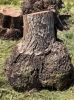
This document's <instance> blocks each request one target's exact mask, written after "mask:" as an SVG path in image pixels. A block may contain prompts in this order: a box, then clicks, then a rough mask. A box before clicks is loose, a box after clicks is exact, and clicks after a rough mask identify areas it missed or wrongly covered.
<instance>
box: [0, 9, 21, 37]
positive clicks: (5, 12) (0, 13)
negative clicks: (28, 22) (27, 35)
mask: <svg viewBox="0 0 74 100" xmlns="http://www.w3.org/2000/svg"><path fill="white" fill-rule="evenodd" d="M22 26H23V17H22V16H21V15H20V11H18V10H14V9H11V8H3V9H1V10H0V30H2V31H0V38H2V39H18V38H20V37H22V34H23V33H22V32H23V27H22ZM4 30H6V31H4ZM8 30H10V31H8ZM2 32H3V33H2ZM4 32H5V33H4ZM13 32H14V33H13ZM13 34H14V35H13Z"/></svg>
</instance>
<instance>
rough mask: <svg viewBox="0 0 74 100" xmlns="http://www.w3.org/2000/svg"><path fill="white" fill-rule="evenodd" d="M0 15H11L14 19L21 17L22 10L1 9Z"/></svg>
mask: <svg viewBox="0 0 74 100" xmlns="http://www.w3.org/2000/svg"><path fill="white" fill-rule="evenodd" d="M0 13H2V14H4V15H10V16H13V17H17V16H20V10H15V9H13V8H9V7H3V8H1V9H0Z"/></svg>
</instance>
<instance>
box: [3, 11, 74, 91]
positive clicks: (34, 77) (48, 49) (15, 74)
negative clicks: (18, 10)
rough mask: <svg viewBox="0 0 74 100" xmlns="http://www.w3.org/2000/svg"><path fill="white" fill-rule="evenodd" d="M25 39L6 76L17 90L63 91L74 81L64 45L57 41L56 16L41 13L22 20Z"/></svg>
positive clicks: (6, 65) (9, 64)
mask: <svg viewBox="0 0 74 100" xmlns="http://www.w3.org/2000/svg"><path fill="white" fill-rule="evenodd" d="M23 21H24V33H23V34H24V35H23V39H22V41H21V42H20V43H19V44H17V46H16V47H15V48H14V49H13V51H12V54H11V56H10V58H8V59H7V61H6V63H5V67H4V69H5V74H6V75H7V77H8V80H9V82H10V84H11V86H12V87H13V88H15V89H17V90H29V89H31V88H36V89H38V88H42V87H43V88H46V87H47V88H49V89H51V88H53V89H54V88H55V89H57V90H58V89H59V90H62V89H64V88H66V87H67V86H69V85H70V84H71V82H72V81H73V80H74V77H73V74H72V73H73V72H72V69H73V66H72V64H71V59H70V57H69V54H68V51H67V49H66V47H65V45H64V44H63V42H60V41H56V38H55V30H54V14H53V12H50V11H42V12H37V13H32V14H27V15H24V16H23Z"/></svg>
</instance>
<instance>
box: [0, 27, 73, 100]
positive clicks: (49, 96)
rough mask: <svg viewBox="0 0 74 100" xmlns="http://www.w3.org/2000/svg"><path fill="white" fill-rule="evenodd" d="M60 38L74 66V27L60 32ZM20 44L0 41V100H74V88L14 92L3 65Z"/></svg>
mask: <svg viewBox="0 0 74 100" xmlns="http://www.w3.org/2000/svg"><path fill="white" fill-rule="evenodd" d="M58 37H59V38H60V39H62V40H63V41H64V43H65V44H66V46H67V48H68V51H69V53H70V56H71V58H72V63H73V65H74V27H71V29H70V30H69V31H63V32H58ZM18 42H19V41H9V40H0V100H74V86H71V87H70V88H69V89H67V90H65V91H49V90H41V91H38V92H32V93H31V94H30V93H27V92H26V93H25V92H23V93H18V92H16V91H14V90H13V88H12V87H11V86H10V85H9V83H8V81H7V77H6V76H5V75H4V70H3V65H4V62H5V60H6V59H7V58H8V57H9V56H10V54H11V51H12V48H13V47H14V46H15V45H16V44H17V43H18Z"/></svg>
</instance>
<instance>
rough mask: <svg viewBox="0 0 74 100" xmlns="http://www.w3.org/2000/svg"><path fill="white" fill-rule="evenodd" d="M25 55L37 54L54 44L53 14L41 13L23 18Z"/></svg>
mask: <svg viewBox="0 0 74 100" xmlns="http://www.w3.org/2000/svg"><path fill="white" fill-rule="evenodd" d="M23 22H24V32H23V37H24V39H25V47H24V48H25V53H26V54H33V53H35V54H37V55H38V53H40V52H42V51H44V49H46V48H47V47H48V46H49V45H50V44H51V43H53V42H55V40H56V38H55V31H54V16H53V12H49V11H43V12H38V13H32V14H27V15H24V16H23Z"/></svg>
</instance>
